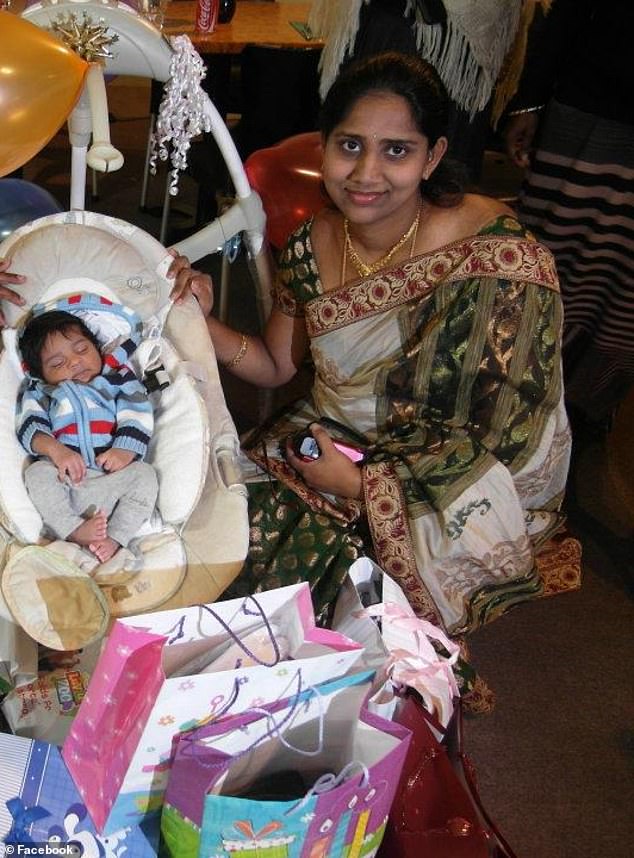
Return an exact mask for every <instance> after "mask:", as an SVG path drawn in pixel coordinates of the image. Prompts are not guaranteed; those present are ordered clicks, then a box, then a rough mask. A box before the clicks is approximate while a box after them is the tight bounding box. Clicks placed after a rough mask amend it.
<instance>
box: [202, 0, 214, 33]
mask: <svg viewBox="0 0 634 858" xmlns="http://www.w3.org/2000/svg"><path fill="white" fill-rule="evenodd" d="M219 6H220V0H196V29H197V30H198V32H199V33H213V31H214V30H215V29H216V24H217V23H218V9H219Z"/></svg>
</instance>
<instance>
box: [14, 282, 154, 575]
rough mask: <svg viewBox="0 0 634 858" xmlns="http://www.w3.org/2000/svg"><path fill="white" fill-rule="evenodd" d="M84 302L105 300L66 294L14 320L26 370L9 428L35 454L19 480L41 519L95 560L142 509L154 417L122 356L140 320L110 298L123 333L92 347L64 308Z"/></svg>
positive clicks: (123, 541) (148, 509)
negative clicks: (19, 326)
mask: <svg viewBox="0 0 634 858" xmlns="http://www.w3.org/2000/svg"><path fill="white" fill-rule="evenodd" d="M73 301H74V305H73V304H71V302H73ZM85 305H87V312H89V313H90V312H91V307H97V308H98V309H106V308H105V307H104V306H103V305H110V302H108V301H105V299H100V298H98V297H97V296H94V295H88V296H75V298H74V299H65V300H62V301H60V302H58V306H62V307H64V309H54V310H40V311H39V312H38V308H35V310H34V313H33V316H32V318H31V319H30V320H29V322H28V323H27V325H26V327H25V328H24V331H23V332H22V335H21V336H20V340H19V349H20V352H21V355H22V360H23V362H24V365H25V369H26V371H27V377H26V379H25V381H24V382H23V384H22V387H21V389H20V392H19V394H18V403H17V415H16V431H17V435H18V440H19V441H20V443H21V444H22V446H23V447H24V448H25V450H26V451H27V452H28V453H30V454H31V455H33V456H35V457H37V458H36V461H35V462H33V463H32V464H31V465H29V467H28V468H27V470H26V473H25V483H26V487H27V491H28V493H29V496H30V498H31V500H32V501H33V504H34V505H35V507H36V508H37V510H38V512H39V513H40V515H41V516H42V519H43V521H44V524H45V525H46V526H47V528H48V529H49V530H51V531H52V532H53V534H54V535H55V536H56V537H57V538H58V539H64V540H68V541H70V542H74V543H76V544H78V545H81V546H84V547H86V548H88V549H89V550H90V551H91V552H92V553H93V554H94V555H95V557H96V558H97V559H98V560H99V561H100V562H101V563H104V562H105V561H107V560H109V559H110V558H111V557H112V556H113V555H114V554H115V553H116V552H117V551H118V550H119V548H120V547H121V546H127V545H128V543H129V541H130V540H131V539H132V538H133V537H134V536H136V534H137V532H138V530H139V528H140V527H141V525H142V524H143V523H144V522H145V521H147V520H148V519H149V518H150V516H151V515H152V511H153V509H154V504H155V502H156V497H157V494H158V481H157V477H156V473H155V471H154V468H153V467H152V466H151V465H149V464H147V463H146V462H144V461H143V459H144V457H145V455H146V452H147V447H148V443H149V440H150V437H151V434H152V429H153V423H154V421H153V415H152V406H151V403H150V401H149V399H148V395H147V392H146V390H145V388H144V387H143V385H142V384H141V382H140V381H139V380H138V379H137V377H136V375H135V374H134V372H133V371H132V370H131V369H130V367H129V366H127V365H126V363H125V362H123V361H125V360H127V358H128V357H129V356H130V355H131V354H132V353H133V351H134V350H135V348H136V345H137V342H136V341H135V333H139V332H140V331H141V321H140V319H139V318H138V316H136V314H134V313H133V312H132V311H130V310H128V309H127V308H123V307H121V306H120V305H110V308H111V309H112V311H113V312H114V313H117V312H118V313H119V314H120V315H123V316H125V321H126V323H127V322H130V331H131V335H130V338H129V339H126V340H125V341H124V342H122V343H121V344H120V345H119V346H118V347H117V348H116V349H115V350H113V351H111V352H109V353H102V349H101V345H100V342H99V340H98V339H97V337H96V335H95V334H94V333H93V332H92V330H91V328H89V327H88V326H87V325H86V324H85V322H84V321H82V319H81V318H80V317H79V315H75V313H74V312H72V313H71V312H67V310H66V309H65V308H66V307H69V308H70V309H73V310H76V309H80V310H81V309H82V308H83V307H84V306H85ZM93 315H94V313H93Z"/></svg>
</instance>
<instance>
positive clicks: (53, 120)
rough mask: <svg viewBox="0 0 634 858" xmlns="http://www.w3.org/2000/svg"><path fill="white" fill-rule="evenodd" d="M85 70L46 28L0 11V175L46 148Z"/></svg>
mask: <svg viewBox="0 0 634 858" xmlns="http://www.w3.org/2000/svg"><path fill="white" fill-rule="evenodd" d="M87 68H88V64H87V63H86V62H85V61H84V60H82V59H81V58H80V57H79V56H77V54H76V53H75V52H74V51H72V50H71V49H70V48H67V47H66V46H65V45H64V44H63V43H62V42H61V41H60V40H59V39H58V38H57V37H56V36H54V35H52V34H51V33H49V32H48V31H47V30H43V29H42V28H41V27H36V26H35V24H31V23H30V22H29V21H25V20H24V19H23V18H19V17H18V16H17V15H12V14H11V13H9V12H0V129H1V131H0V176H5V175H6V174H7V173H11V172H12V171H13V170H17V168H18V167H21V166H22V164H26V162H27V161H29V160H30V159H31V158H32V157H33V156H34V155H35V154H37V153H38V152H39V151H40V149H43V148H44V146H46V144H47V143H48V141H49V140H50V139H51V137H53V135H54V134H55V132H56V131H57V130H58V129H59V128H60V127H61V125H62V124H63V123H64V120H65V119H66V118H67V117H68V115H69V114H70V112H71V110H72V109H73V107H74V106H75V104H76V102H77V99H78V98H79V95H80V93H81V88H82V84H83V81H84V75H85V74H86V70H87Z"/></svg>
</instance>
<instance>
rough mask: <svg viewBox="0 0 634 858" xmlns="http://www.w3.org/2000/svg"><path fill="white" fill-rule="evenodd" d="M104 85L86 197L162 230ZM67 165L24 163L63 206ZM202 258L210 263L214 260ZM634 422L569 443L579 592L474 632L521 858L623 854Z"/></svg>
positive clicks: (495, 791) (238, 406) (180, 222)
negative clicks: (91, 187) (112, 169)
mask: <svg viewBox="0 0 634 858" xmlns="http://www.w3.org/2000/svg"><path fill="white" fill-rule="evenodd" d="M109 92H110V110H111V113H112V114H113V116H114V119H115V121H114V122H113V123H112V137H113V142H115V144H116V145H119V146H120V148H121V149H122V151H123V152H124V154H125V156H126V159H127V161H126V165H125V167H124V168H123V170H122V171H121V172H120V173H116V174H113V175H110V176H105V177H100V179H99V198H98V199H96V200H91V199H88V201H87V207H89V208H93V209H95V210H98V211H103V212H106V213H109V214H114V215H117V216H120V217H123V218H125V219H127V220H129V221H132V222H134V223H137V224H139V225H141V226H143V227H145V228H146V229H147V230H148V231H150V232H152V233H153V234H155V235H158V230H159V216H158V215H159V212H158V211H157V210H154V211H150V213H147V212H146V213H141V212H139V210H138V200H139V195H140V188H141V172H142V165H143V158H144V152H145V140H146V135H147V117H146V113H147V106H148V104H149V88H148V85H147V84H146V83H145V82H141V81H133V80H128V79H122V80H115V81H114V82H113V83H112V84H111V85H110V86H109ZM69 163H70V155H69V150H68V148H67V142H66V139H65V135H64V134H60V135H58V136H57V138H55V140H53V141H52V143H51V144H50V145H49V146H48V147H47V149H46V150H45V151H44V152H43V153H42V154H41V155H40V156H38V157H37V158H36V159H35V160H34V161H33V162H31V163H30V164H29V165H27V167H26V169H25V178H26V179H29V180H31V181H34V182H37V183H38V184H41V185H43V186H44V187H46V188H47V189H48V190H50V191H51V192H52V193H53V194H55V195H56V196H57V197H58V199H59V200H60V202H61V203H62V204H63V205H67V202H68V196H67V193H68V191H67V187H68V176H67V173H68V165H69ZM517 182H518V176H517V173H515V172H513V171H512V170H510V169H509V168H508V166H507V165H505V163H504V159H503V158H502V157H501V156H497V155H491V156H490V157H488V158H487V164H486V168H485V171H484V176H483V190H484V191H486V192H490V193H495V194H497V195H500V196H511V195H512V194H513V193H514V192H515V190H516V188H517ZM163 187H164V184H163V181H162V180H159V179H157V180H155V181H154V182H153V183H152V186H151V199H150V203H149V204H150V206H160V204H161V202H162V195H163ZM196 192H197V188H196V186H195V184H194V183H193V182H192V180H191V179H189V178H188V177H185V178H184V179H183V181H182V194H181V196H179V197H178V198H177V199H176V201H175V204H174V213H173V215H172V218H171V221H170V224H171V233H170V235H169V236H168V242H169V241H170V240H174V238H178V237H180V234H181V233H182V231H183V230H185V229H187V228H188V227H190V226H191V224H192V222H193V215H194V211H195V200H196ZM209 264H210V266H211V268H212V270H217V261H213V260H210V261H209ZM231 282H232V286H231V300H230V317H231V319H232V320H233V321H235V322H236V324H240V325H241V326H242V327H243V328H247V329H248V328H251V327H253V326H255V324H256V315H255V309H254V302H253V301H252V296H253V290H252V284H250V282H249V279H248V274H247V273H246V267H245V266H244V265H241V264H238V265H237V266H236V267H235V271H234V272H233V275H232V281H231ZM225 382H226V396H227V400H228V403H229V406H230V408H231V410H232V413H233V414H234V415H235V418H236V422H237V423H238V425H240V426H246V425H248V424H249V423H250V422H252V421H253V419H254V418H255V414H254V402H256V401H257V397H254V396H253V391H252V390H251V389H250V388H248V386H246V385H242V384H238V383H235V382H231V381H230V380H228V379H225ZM291 394H292V391H285V392H283V393H282V394H281V396H290V395H291ZM633 422H634V397H631V398H630V399H629V400H628V401H627V402H626V403H625V405H624V407H623V408H622V409H621V411H620V413H619V415H618V417H617V420H616V423H615V426H614V428H613V429H612V432H611V433H610V434H609V436H607V437H606V438H603V439H599V440H597V439H592V438H585V439H584V438H581V437H580V438H578V439H577V441H576V444H575V458H574V462H573V468H572V471H571V477H570V485H569V493H568V500H567V509H568V515H569V523H570V526H571V529H572V530H573V532H574V534H575V535H577V536H578V537H579V539H581V541H582V543H583V547H584V554H583V573H582V574H583V579H582V587H581V590H580V591H578V592H576V593H573V594H567V595H563V596H557V597H554V598H549V599H544V600H541V601H539V602H535V603H533V604H530V605H526V606H523V607H521V608H518V609H517V610H516V611H514V612H512V613H511V614H509V615H507V616H506V617H504V618H503V619H501V620H498V621H496V622H495V623H493V624H491V625H490V626H488V627H486V628H484V629H482V630H481V631H479V632H478V633H477V634H475V635H474V636H473V638H472V639H471V651H472V657H473V660H474V662H475V664H476V665H477V667H478V668H479V670H480V671H481V673H482V674H483V676H484V677H485V678H486V679H487V680H488V681H489V683H490V684H491V686H492V687H493V689H494V690H495V693H496V696H497V706H496V709H495V712H494V713H493V714H492V715H489V716H479V717H472V718H469V719H467V723H466V750H467V753H468V754H469V755H470V757H471V758H472V761H473V762H474V763H475V767H476V771H477V775H478V780H479V784H480V790H481V794H482V798H483V800H484V803H485V806H486V807H487V809H488V811H489V813H490V814H491V816H492V817H493V818H494V819H495V820H496V822H497V823H498V825H499V828H500V830H501V832H502V833H503V834H504V836H505V837H506V838H507V839H508V841H509V842H510V844H511V846H512V847H513V848H514V849H515V851H516V853H517V856H518V858H629V856H630V855H631V854H632V841H633V840H634V826H633V824H632V817H633V815H632V806H633V805H634V788H633V778H632V775H633V772H632V768H633V766H632V763H633V760H634V754H633V750H634V735H633V732H632V728H633V720H634V719H633V714H634V713H633V705H632V699H633V695H632V660H633V659H632V656H633V646H632V643H633V641H632V629H633V627H634V609H633V600H632V571H633V568H634V461H633V457H632V429H631V427H632V425H633Z"/></svg>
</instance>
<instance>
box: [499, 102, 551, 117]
mask: <svg viewBox="0 0 634 858" xmlns="http://www.w3.org/2000/svg"><path fill="white" fill-rule="evenodd" d="M545 106H546V105H544V104H536V105H535V106H534V107H518V109H517V110H509V111H508V113H507V114H506V115H507V116H508V117H509V118H510V117H511V116H522V114H524V113H539V111H540V110H543V109H544V107H545Z"/></svg>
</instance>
